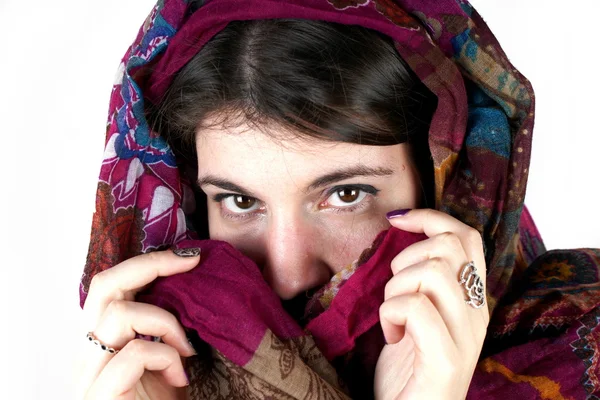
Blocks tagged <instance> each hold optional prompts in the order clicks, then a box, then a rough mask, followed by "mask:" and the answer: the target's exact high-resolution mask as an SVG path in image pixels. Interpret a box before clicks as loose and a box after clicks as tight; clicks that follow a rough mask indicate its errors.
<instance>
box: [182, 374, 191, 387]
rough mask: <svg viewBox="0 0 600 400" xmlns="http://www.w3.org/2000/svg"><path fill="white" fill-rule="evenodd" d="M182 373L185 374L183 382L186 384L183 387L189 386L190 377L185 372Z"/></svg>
mask: <svg viewBox="0 0 600 400" xmlns="http://www.w3.org/2000/svg"><path fill="white" fill-rule="evenodd" d="M183 373H184V374H185V381H186V382H187V384H186V385H185V386H190V377H189V375H188V373H187V372H186V371H185V370H183Z"/></svg>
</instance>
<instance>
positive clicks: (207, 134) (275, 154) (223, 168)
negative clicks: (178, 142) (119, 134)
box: [196, 125, 408, 181]
mask: <svg viewBox="0 0 600 400" xmlns="http://www.w3.org/2000/svg"><path fill="white" fill-rule="evenodd" d="M196 150H197V152H198V174H199V175H209V174H219V175H223V176H228V177H232V176H238V177H240V178H244V177H248V178H250V179H251V177H255V178H258V177H259V176H257V175H266V176H268V177H271V178H272V179H275V178H276V177H277V176H278V175H282V174H287V175H289V176H291V177H292V178H293V179H295V180H302V181H303V180H304V178H306V179H309V178H312V177H314V176H317V175H322V174H324V173H327V172H328V171H331V170H334V169H340V168H346V167H353V166H357V165H367V166H373V167H380V166H385V167H388V168H394V167H399V166H401V165H402V164H405V163H406V162H407V159H408V154H407V149H406V148H405V146H404V145H395V146H365V145H359V144H354V143H343V142H331V141H325V140H320V139H315V138H310V137H307V136H306V135H302V134H298V135H295V134H294V133H293V132H291V133H290V132H276V131H274V130H271V131H268V133H264V131H262V130H258V129H253V128H252V127H249V126H247V125H241V126H239V127H236V128H227V129H225V128H222V127H219V126H216V127H214V128H211V129H206V130H202V131H200V132H198V134H197V136H196Z"/></svg>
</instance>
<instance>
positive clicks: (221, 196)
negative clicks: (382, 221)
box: [212, 185, 379, 220]
mask: <svg viewBox="0 0 600 400" xmlns="http://www.w3.org/2000/svg"><path fill="white" fill-rule="evenodd" d="M343 189H349V190H353V189H354V190H360V191H362V192H365V193H366V194H367V196H365V198H364V199H363V200H362V201H361V202H360V203H358V204H354V205H352V206H348V207H336V208H330V209H328V212H333V213H335V214H341V213H349V212H354V211H357V210H359V209H362V208H364V207H366V206H367V205H368V203H369V200H371V198H372V197H375V196H377V193H379V189H376V188H374V187H373V186H371V185H339V186H334V187H332V188H330V189H329V190H327V191H325V194H324V197H325V200H323V201H321V202H319V206H320V205H321V204H323V203H325V202H326V201H327V199H329V197H331V195H332V194H334V193H336V192H339V191H341V190H343ZM232 196H244V195H243V194H240V193H218V194H216V195H214V196H213V197H212V199H213V201H214V202H216V203H219V206H220V207H221V210H222V214H223V215H224V216H225V217H226V218H227V219H232V220H243V219H247V218H250V217H251V216H253V215H254V214H258V213H257V212H249V213H239V214H238V213H231V212H229V213H224V212H223V211H224V206H223V200H225V199H227V198H228V197H232ZM247 197H250V196H247ZM367 197H369V198H368V199H367ZM251 198H253V197H251ZM257 201H259V200H257ZM259 210H260V209H259Z"/></svg>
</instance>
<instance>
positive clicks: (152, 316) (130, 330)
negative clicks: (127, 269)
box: [94, 300, 194, 357]
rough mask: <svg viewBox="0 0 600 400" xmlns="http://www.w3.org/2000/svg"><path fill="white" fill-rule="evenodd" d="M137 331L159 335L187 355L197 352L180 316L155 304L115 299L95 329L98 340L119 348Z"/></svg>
mask: <svg viewBox="0 0 600 400" xmlns="http://www.w3.org/2000/svg"><path fill="white" fill-rule="evenodd" d="M136 333H139V334H141V335H149V336H158V337H160V338H161V339H162V341H163V342H164V343H166V344H168V345H170V346H172V347H174V348H175V349H176V350H177V351H178V352H179V353H180V354H181V355H182V356H184V357H190V356H192V355H194V349H193V347H192V345H191V344H190V343H189V342H188V339H187V336H186V334H185V331H184V330H183V327H182V326H181V324H180V323H179V321H177V318H175V316H174V315H173V314H171V313H170V312H168V311H166V310H164V309H162V308H160V307H157V306H154V305H152V304H146V303H137V302H133V301H125V300H114V301H112V302H111V303H110V304H109V306H108V307H107V309H106V311H105V312H104V314H103V316H102V318H101V320H100V322H99V324H98V326H97V327H96V330H95V331H94V334H95V336H96V337H97V338H98V340H100V341H101V342H102V343H104V344H106V345H107V346H109V347H113V348H115V349H120V348H122V347H124V346H125V345H126V344H127V343H128V342H130V341H131V340H133V339H135V335H136Z"/></svg>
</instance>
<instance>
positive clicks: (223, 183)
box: [196, 175, 254, 197]
mask: <svg viewBox="0 0 600 400" xmlns="http://www.w3.org/2000/svg"><path fill="white" fill-rule="evenodd" d="M196 183H198V186H200V187H202V186H203V185H213V186H216V187H220V188H221V189H224V190H229V191H230V192H236V193H243V194H245V195H247V196H250V197H254V196H253V195H252V193H251V192H250V191H249V190H246V189H245V188H243V187H241V186H239V185H236V184H235V183H233V182H231V181H228V180H227V179H223V178H219V177H217V176H214V175H207V176H204V177H202V178H199V179H198V181H197V182H196Z"/></svg>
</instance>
